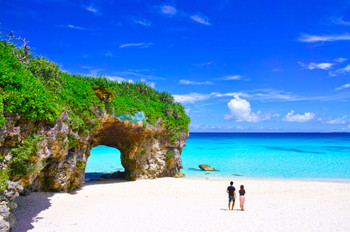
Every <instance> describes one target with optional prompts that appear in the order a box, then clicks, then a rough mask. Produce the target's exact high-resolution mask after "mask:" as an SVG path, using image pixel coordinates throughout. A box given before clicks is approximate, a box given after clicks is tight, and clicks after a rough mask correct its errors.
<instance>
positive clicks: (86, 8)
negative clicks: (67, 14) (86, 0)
mask: <svg viewBox="0 0 350 232" xmlns="http://www.w3.org/2000/svg"><path fill="white" fill-rule="evenodd" d="M85 10H87V11H89V12H91V13H93V14H96V15H99V14H100V12H99V11H98V10H97V9H96V8H95V7H94V6H92V5H90V6H87V7H85Z"/></svg>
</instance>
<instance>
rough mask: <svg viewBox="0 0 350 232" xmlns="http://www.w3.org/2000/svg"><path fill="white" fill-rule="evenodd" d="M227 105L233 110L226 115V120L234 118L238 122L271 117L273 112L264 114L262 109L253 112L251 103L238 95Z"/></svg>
mask: <svg viewBox="0 0 350 232" xmlns="http://www.w3.org/2000/svg"><path fill="white" fill-rule="evenodd" d="M227 106H228V108H229V109H230V111H231V112H230V114H227V115H225V120H234V121H236V122H259V121H265V120H269V119H270V118H271V114H266V115H264V114H262V113H261V111H258V112H257V113H254V112H252V109H251V106H250V103H249V102H248V101H247V100H245V99H241V98H240V97H238V96H235V98H234V99H232V100H231V101H230V102H229V103H228V104H227Z"/></svg>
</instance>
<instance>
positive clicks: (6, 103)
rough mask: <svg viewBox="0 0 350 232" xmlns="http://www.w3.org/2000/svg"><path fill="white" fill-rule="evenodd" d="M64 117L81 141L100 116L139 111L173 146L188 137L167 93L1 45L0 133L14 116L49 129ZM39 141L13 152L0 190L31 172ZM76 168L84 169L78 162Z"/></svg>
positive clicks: (185, 124) (0, 176)
mask: <svg viewBox="0 0 350 232" xmlns="http://www.w3.org/2000/svg"><path fill="white" fill-rule="evenodd" d="M63 111H67V112H68V116H69V118H70V120H69V121H68V122H69V126H70V128H71V129H72V130H73V132H77V133H79V134H80V135H83V134H89V133H91V131H92V130H93V129H95V128H97V127H98V126H99V121H98V117H99V115H101V113H103V112H108V113H110V114H112V113H113V112H114V114H115V115H127V114H134V113H135V112H138V111H143V112H144V113H145V116H146V123H148V124H152V125H156V123H158V122H160V123H161V124H162V125H163V126H165V127H166V128H167V129H168V131H169V133H170V135H169V136H170V137H171V139H172V141H174V142H175V140H176V138H177V137H178V136H179V135H180V134H181V133H183V132H187V131H188V125H189V123H190V118H189V117H188V116H187V115H186V113H185V110H184V107H183V106H182V105H181V104H179V103H177V102H174V98H173V96H172V95H171V94H169V93H167V92H158V91H156V90H154V89H153V88H151V87H149V86H147V85H146V84H145V83H136V84H134V83H127V82H121V83H119V82H116V81H112V80H109V79H107V78H105V77H85V76H81V75H73V74H68V73H66V72H62V71H60V69H59V67H58V66H57V65H56V64H54V63H53V62H50V61H49V60H47V59H46V58H43V57H36V56H34V55H32V54H30V53H28V51H27V50H25V49H24V48H20V47H16V46H15V45H14V44H12V43H8V42H6V41H4V40H2V41H0V127H2V126H4V125H5V123H6V118H5V116H11V115H14V114H18V115H19V116H20V117H21V121H23V120H27V121H31V122H35V123H39V122H40V123H45V124H49V125H53V124H54V122H55V120H56V119H57V118H58V117H59V116H60V115H61V114H62V112H63ZM144 126H146V124H144ZM157 137H158V136H156V137H155V139H157ZM40 139H41V138H40V137H39V136H38V135H32V136H30V137H28V138H27V139H26V140H25V141H24V142H23V144H22V145H20V146H18V147H16V148H14V149H12V150H11V154H12V156H13V157H12V158H11V160H10V161H9V163H8V166H9V168H8V169H0V190H1V188H5V187H6V186H5V185H6V180H7V179H9V178H10V179H11V178H13V177H21V176H27V175H28V174H29V173H31V172H35V170H36V167H34V163H33V162H34V161H35V157H36V155H37V150H38V144H39V141H40ZM68 139H69V140H68V142H69V147H70V148H73V147H74V146H75V145H76V144H77V140H76V138H74V136H69V138H68ZM169 157H170V156H169ZM0 160H3V157H1V154H0ZM77 166H78V167H85V164H80V163H79V161H78V162H77Z"/></svg>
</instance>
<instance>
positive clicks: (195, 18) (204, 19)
mask: <svg viewBox="0 0 350 232" xmlns="http://www.w3.org/2000/svg"><path fill="white" fill-rule="evenodd" d="M190 18H191V19H192V20H193V21H195V22H197V23H200V24H203V25H207V26H210V25H211V23H209V19H208V17H206V16H203V15H198V14H197V15H191V16H190Z"/></svg>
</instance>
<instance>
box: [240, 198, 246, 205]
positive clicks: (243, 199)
mask: <svg viewBox="0 0 350 232" xmlns="http://www.w3.org/2000/svg"><path fill="white" fill-rule="evenodd" d="M244 202H245V196H240V197H239V203H241V204H242V205H244Z"/></svg>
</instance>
